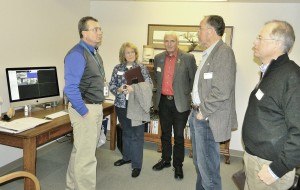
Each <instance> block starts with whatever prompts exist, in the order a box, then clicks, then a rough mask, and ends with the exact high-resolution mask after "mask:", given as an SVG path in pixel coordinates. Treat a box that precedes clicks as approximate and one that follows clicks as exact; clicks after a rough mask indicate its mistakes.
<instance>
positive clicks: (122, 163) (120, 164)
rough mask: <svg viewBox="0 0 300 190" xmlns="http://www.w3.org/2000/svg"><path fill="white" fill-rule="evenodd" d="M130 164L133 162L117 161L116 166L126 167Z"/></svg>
mask: <svg viewBox="0 0 300 190" xmlns="http://www.w3.org/2000/svg"><path fill="white" fill-rule="evenodd" d="M129 163H131V160H127V161H125V160H123V159H120V160H118V161H116V162H115V163H114V165H115V166H122V165H124V164H129Z"/></svg>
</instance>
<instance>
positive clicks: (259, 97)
mask: <svg viewBox="0 0 300 190" xmlns="http://www.w3.org/2000/svg"><path fill="white" fill-rule="evenodd" d="M255 96H256V98H257V99H258V100H261V98H262V97H263V96H264V93H263V92H262V91H261V90H260V89H258V91H257V92H256V94H255Z"/></svg>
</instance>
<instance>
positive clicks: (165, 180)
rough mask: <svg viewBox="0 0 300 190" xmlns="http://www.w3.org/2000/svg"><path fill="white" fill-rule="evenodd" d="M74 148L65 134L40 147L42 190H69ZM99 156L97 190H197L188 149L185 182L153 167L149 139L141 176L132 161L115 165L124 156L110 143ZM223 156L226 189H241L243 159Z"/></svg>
mask: <svg viewBox="0 0 300 190" xmlns="http://www.w3.org/2000/svg"><path fill="white" fill-rule="evenodd" d="M71 149H72V143H71V141H70V139H68V138H67V137H64V138H63V139H60V140H59V142H54V143H52V144H50V145H48V146H46V147H44V148H42V149H40V150H38V153H37V154H38V159H37V177H38V179H39V180H40V183H41V187H42V190H63V189H65V179H66V177H65V176H66V170H67V166H68V162H69V156H70V152H71ZM96 156H97V158H98V168H97V189H99V190H123V189H130V190H160V189H164V190H183V189H185V190H193V189H195V182H196V172H195V168H194V165H193V161H192V159H191V158H189V157H188V151H186V157H185V161H184V166H183V171H184V179H183V180H181V181H177V180H175V179H174V171H173V169H172V167H170V168H166V169H163V170H162V171H158V172H157V171H153V170H152V166H153V165H154V164H155V163H156V162H157V161H158V160H159V159H160V153H158V152H156V144H153V143H149V142H145V144H144V160H143V168H142V171H141V175H140V176H139V177H138V178H132V177H131V166H130V164H126V165H124V166H120V167H115V166H113V163H114V162H115V161H116V160H118V159H120V158H121V153H120V152H119V150H118V149H116V150H115V151H111V150H109V142H107V143H106V144H105V145H103V146H102V147H100V148H99V149H98V150H97V152H96ZM221 159H222V161H221V176H222V189H223V190H237V189H238V188H237V186H236V185H235V184H234V182H233V180H232V175H233V174H234V173H236V172H237V171H239V170H240V169H242V167H243V164H242V158H239V157H231V158H230V161H231V163H230V165H227V164H224V160H223V156H221ZM17 170H22V167H21V166H18V167H16V168H12V171H17ZM0 171H1V168H0ZM2 172H3V171H2ZM7 172H8V171H7ZM0 189H1V190H21V189H23V180H22V179H20V180H15V181H12V182H10V183H7V184H4V185H0Z"/></svg>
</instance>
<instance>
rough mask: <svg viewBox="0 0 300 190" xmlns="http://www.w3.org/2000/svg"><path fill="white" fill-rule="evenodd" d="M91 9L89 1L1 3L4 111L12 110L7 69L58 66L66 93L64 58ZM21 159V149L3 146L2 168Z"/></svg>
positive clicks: (11, 0) (0, 71) (13, 0)
mask: <svg viewBox="0 0 300 190" xmlns="http://www.w3.org/2000/svg"><path fill="white" fill-rule="evenodd" d="M89 8H90V2H89V0H43V1H40V0H26V1H24V0H0V22H1V29H0V36H1V42H0V55H1V56H0V68H1V69H0V89H1V90H0V96H1V97H3V100H4V103H3V108H2V111H3V112H6V111H7V109H8V108H9V99H8V91H7V84H6V76H5V68H6V67H22V66H57V70H58V78H59V87H60V92H61V93H62V89H63V86H64V79H63V60H64V56H65V54H66V53H67V51H68V50H69V49H70V48H71V47H73V45H75V43H77V42H78V41H79V35H78V32H77V31H78V30H77V24H78V20H79V19H80V18H81V17H83V16H86V15H89V11H90V10H89ZM21 156H22V151H21V150H20V149H17V148H11V147H7V146H2V145H0V167H1V166H3V165H5V164H7V163H9V162H11V161H14V160H15V159H18V158H20V157H21Z"/></svg>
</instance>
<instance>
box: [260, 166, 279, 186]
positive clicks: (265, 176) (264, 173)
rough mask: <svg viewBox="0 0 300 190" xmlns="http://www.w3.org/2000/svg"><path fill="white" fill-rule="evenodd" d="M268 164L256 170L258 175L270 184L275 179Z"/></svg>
mask: <svg viewBox="0 0 300 190" xmlns="http://www.w3.org/2000/svg"><path fill="white" fill-rule="evenodd" d="M268 168H269V166H268V165H266V164H264V165H263V166H262V168H261V170H260V171H259V172H258V177H259V178H260V179H261V180H262V181H263V182H264V183H265V184H267V185H271V184H272V183H274V182H275V181H276V179H275V178H274V177H273V176H272V174H271V173H270V172H269V169H268Z"/></svg>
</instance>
